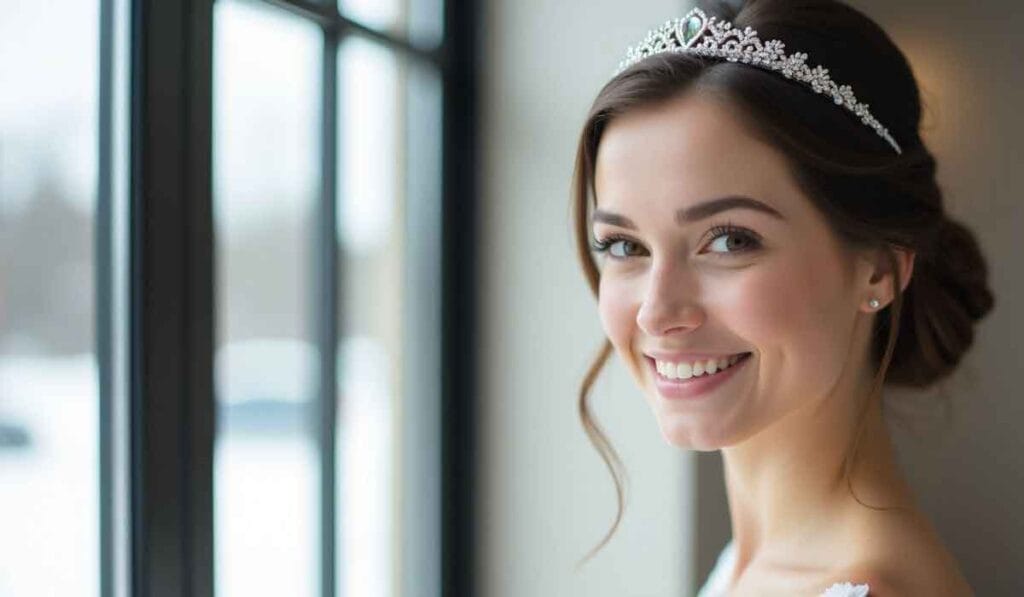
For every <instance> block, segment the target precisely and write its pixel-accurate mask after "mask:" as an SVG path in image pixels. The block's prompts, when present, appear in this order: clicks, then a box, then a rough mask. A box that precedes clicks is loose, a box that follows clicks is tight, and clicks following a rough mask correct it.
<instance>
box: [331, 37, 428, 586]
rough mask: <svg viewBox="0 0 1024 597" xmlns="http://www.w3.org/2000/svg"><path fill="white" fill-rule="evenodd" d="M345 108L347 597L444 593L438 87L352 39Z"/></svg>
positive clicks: (343, 581) (341, 414) (341, 231)
mask: <svg viewBox="0 0 1024 597" xmlns="http://www.w3.org/2000/svg"><path fill="white" fill-rule="evenodd" d="M338 102H339V105H338V123H339V137H338V203H339V205H338V221H337V234H338V243H339V251H340V257H339V262H340V268H341V275H342V277H341V280H340V301H341V304H340V305H339V314H340V317H341V321H340V322H339V330H340V332H339V334H340V338H339V349H338V350H339V354H338V357H339V367H338V375H339V380H338V387H339V391H340V397H339V404H338V421H337V434H336V437H337V445H336V449H337V467H338V470H337V478H338V500H339V504H338V507H337V512H338V521H339V525H338V529H337V533H338V534H337V545H338V562H337V565H338V574H337V577H338V579H339V587H338V593H339V594H341V595H359V596H366V597H391V596H398V595H412V594H415V595H427V594H433V593H432V592H431V590H430V587H437V588H439V584H438V582H439V574H438V571H439V568H438V566H437V564H438V560H437V558H438V555H439V553H440V546H439V543H438V540H439V532H438V527H437V524H438V522H439V520H438V517H439V514H440V492H439V485H438V484H437V479H438V475H439V472H440V469H439V462H440V460H439V458H440V454H439V446H440V441H439V425H438V420H439V414H438V413H439V410H440V409H439V400H438V397H439V394H438V388H439V371H438V367H437V363H438V359H437V355H438V346H439V341H440V336H439V330H440V325H439V321H440V319H439V313H440V301H439V293H440V289H439V286H438V284H439V282H440V268H439V265H438V264H439V263H440V242H439V239H440V229H441V226H440V216H439V214H440V210H439V200H440V184H439V181H440V177H439V169H440V161H439V156H440V144H441V134H440V132H441V131H440V114H441V101H440V82H439V79H438V77H437V74H436V73H435V72H434V71H433V70H432V68H431V67H426V66H422V65H419V64H416V63H411V62H408V61H406V60H404V59H403V58H402V57H401V55H399V54H397V53H396V52H395V51H393V50H390V49H388V48H386V47H383V46H381V45H378V44H376V43H374V42H371V41H368V40H366V39H363V38H361V37H356V36H353V37H348V38H346V39H345V40H344V41H343V42H342V44H341V46H340V48H339V53H338ZM412 297H415V300H411V298H412ZM405 583H412V584H411V585H406V584H405Z"/></svg>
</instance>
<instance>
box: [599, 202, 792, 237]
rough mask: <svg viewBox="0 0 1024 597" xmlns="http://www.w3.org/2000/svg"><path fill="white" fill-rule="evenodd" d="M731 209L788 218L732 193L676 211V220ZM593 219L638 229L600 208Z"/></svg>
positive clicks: (677, 221)
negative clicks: (749, 210)
mask: <svg viewBox="0 0 1024 597" xmlns="http://www.w3.org/2000/svg"><path fill="white" fill-rule="evenodd" d="M730 209H752V210H754V211H759V212H761V213H766V214H768V215H770V216H772V217H773V218H775V219H777V220H783V221H784V220H785V219H786V218H785V216H783V215H782V214H781V213H779V212H778V211H777V210H776V209H775V208H774V207H772V206H770V205H768V204H767V203H762V202H760V201H758V200H757V199H752V198H750V197H744V196H742V195H730V196H728V197H719V198H718V199H710V200H708V201H705V202H703V203H698V204H697V205H694V206H693V207H685V208H682V209H679V210H677V211H676V216H675V220H676V223H677V224H679V225H683V224H687V223H690V222H696V221H699V220H703V219H705V218H709V217H711V216H713V215H715V214H717V213H720V212H723V211H728V210H730ZM592 220H593V221H594V222H604V223H606V224H611V225H613V226H620V227H622V228H630V229H632V230H636V228H637V226H636V224H634V223H633V221H632V220H630V219H629V218H627V217H626V216H622V215H619V214H615V213H611V212H608V211H602V210H600V209H595V210H594V214H593V217H592Z"/></svg>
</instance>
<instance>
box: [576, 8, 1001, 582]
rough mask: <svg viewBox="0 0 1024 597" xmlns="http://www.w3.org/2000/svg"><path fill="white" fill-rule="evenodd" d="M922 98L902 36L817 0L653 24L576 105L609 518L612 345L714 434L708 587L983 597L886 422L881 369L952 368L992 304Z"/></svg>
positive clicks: (688, 417)
mask: <svg viewBox="0 0 1024 597" xmlns="http://www.w3.org/2000/svg"><path fill="white" fill-rule="evenodd" d="M819 65H820V66H819ZM920 117H921V106H920V100H919V96H918V89H917V86H916V83H915V80H914V77H913V74H912V72H911V69H910V67H909V65H908V63H907V61H906V59H905V58H904V56H903V54H902V53H901V52H900V50H899V49H898V48H897V47H896V46H895V45H894V44H893V43H892V41H891V40H890V39H889V38H888V36H887V35H886V34H885V33H884V32H883V31H882V30H881V29H880V28H879V27H878V25H876V24H875V23H874V22H872V21H871V20H869V19H868V18H867V17H865V16H864V15H862V14H860V13H858V12H856V11H855V10H853V9H851V8H849V7H848V6H846V5H843V4H841V3H838V2H829V1H825V0H813V1H812V0H760V1H749V2H746V3H745V4H744V5H743V6H742V7H740V8H739V9H730V8H728V7H726V6H723V5H712V6H705V7H704V10H700V9H695V10H694V11H691V13H689V14H688V15H686V17H684V18H683V19H680V20H678V21H674V22H669V23H666V24H665V25H664V26H662V27H660V28H658V29H656V30H654V31H653V32H652V33H651V34H649V35H648V37H647V38H645V39H644V41H643V42H642V43H641V44H640V46H638V47H637V48H631V49H630V51H629V54H628V56H627V59H626V60H625V61H624V62H623V64H622V65H620V72H618V73H617V74H616V75H615V76H614V78H613V79H612V80H611V81H610V82H608V83H607V84H606V85H605V86H604V88H603V89H602V90H601V92H600V94H599V95H598V97H597V99H596V100H595V102H594V105H593V107H592V109H591V112H590V114H589V115H588V117H587V120H586V123H585V125H584V129H583V132H582V135H581V138H580V144H579V149H578V154H577V162H576V172H575V180H574V219H575V231H576V237H577V238H576V240H577V248H578V252H579V256H580V259H581V262H582V265H583V269H584V272H585V274H586V277H587V280H588V282H589V283H590V286H591V289H592V291H593V292H594V294H595V296H596V297H597V299H598V305H599V312H600V317H601V323H602V326H603V328H604V330H605V333H606V336H607V342H606V343H605V345H604V347H603V348H602V350H601V351H600V352H599V354H598V357H597V359H596V361H595V362H594V363H593V365H592V367H591V370H590V372H589V373H588V375H587V376H586V378H585V380H584V382H583V387H582V390H581V393H580V415H581V418H582V420H583V423H584V426H585V428H586V430H587V432H588V433H589V434H590V437H591V439H592V441H593V442H594V443H595V445H596V446H597V447H598V449H599V450H600V452H601V454H602V457H603V458H604V459H605V461H606V462H607V463H608V465H609V468H610V469H611V471H612V474H613V476H614V477H615V482H616V487H617V488H618V495H619V512H618V517H617V518H616V521H615V526H617V525H618V522H619V520H620V519H621V515H622V489H621V483H620V479H619V469H620V468H621V462H620V460H619V459H618V457H617V455H616V453H615V451H614V449H613V448H612V447H611V446H610V445H609V444H608V442H607V440H606V438H605V436H604V435H603V433H602V432H601V431H600V429H599V427H598V426H597V424H596V423H595V421H594V420H593V418H592V417H591V414H590V411H589V408H588V404H587V396H588V394H589V390H590V387H591V385H592V384H593V381H594V379H595V377H596V376H597V374H598V372H599V371H600V369H601V367H602V366H603V365H604V363H605V362H606V361H607V358H608V357H609V356H610V354H611V352H612V349H613V348H614V351H615V353H616V354H617V355H618V356H619V357H620V359H621V360H622V362H623V363H624V364H625V365H626V367H627V369H628V370H629V371H630V374H631V375H632V376H633V378H634V379H635V380H636V382H637V384H638V385H639V387H640V388H641V389H642V391H643V393H644V395H645V397H646V399H647V401H648V402H649V405H650V407H651V409H652V410H653V412H654V415H655V417H656V418H657V422H658V425H659V428H660V430H661V433H662V435H663V437H664V439H665V440H666V441H667V442H669V443H670V444H672V445H675V446H679V447H682V448H688V449H695V450H702V451H709V450H721V452H722V455H723V460H724V465H725V475H726V489H727V493H728V502H729V508H730V518H731V523H732V533H733V538H732V540H731V541H730V542H729V543H728V544H727V546H726V547H725V549H723V551H722V553H721V555H720V557H719V560H718V563H717V565H716V567H715V569H714V570H713V571H712V573H711V575H710V576H709V578H708V579H707V582H706V583H705V585H704V587H703V588H702V590H701V593H700V595H701V597H712V596H715V595H726V594H728V595H732V596H736V595H759V596H763V595H787V596H789V595H819V594H820V595H829V596H843V595H846V596H859V597H863V596H864V595H872V596H876V595H880V596H882V597H887V596H890V595H891V596H904V595H908V596H909V595H929V596H932V597H937V596H947V595H948V596H951V597H952V596H956V597H960V596H964V595H971V594H972V591H971V589H970V587H969V586H968V584H967V582H966V581H965V579H964V577H963V575H962V574H961V572H960V571H959V569H958V567H957V564H956V562H955V561H954V559H953V557H952V556H951V554H950V553H949V551H947V549H946V548H945V547H944V546H943V544H942V541H941V539H940V538H939V535H938V534H937V532H936V530H935V529H934V527H933V526H932V525H931V523H930V522H929V521H928V519H927V518H926V516H925V515H924V514H923V513H922V512H921V510H920V509H919V507H918V505H917V503H916V501H915V498H914V496H913V495H912V492H911V489H910V487H909V486H908V485H907V482H906V481H905V479H904V477H903V475H902V473H901V472H900V470H899V468H898V466H897V461H896V457H895V455H894V451H893V445H892V442H891V441H890V438H889V435H888V432H887V429H886V426H885V424H884V420H883V402H882V393H881V390H882V386H883V384H888V385H890V386H904V387H912V388H924V387H928V386H930V385H931V384H933V383H934V382H936V381H938V380H940V379H942V378H944V377H946V376H948V375H949V374H950V373H951V372H952V371H953V370H954V368H955V367H956V366H957V364H958V363H959V361H960V359H961V357H962V356H963V354H964V352H965V351H966V350H967V349H968V348H969V346H970V345H971V343H972V340H973V335H974V325H975V323H976V322H977V321H978V320H979V319H981V318H982V317H984V316H985V315H986V314H987V313H988V312H989V311H990V310H991V309H992V306H993V297H992V295H991V293H990V291H989V288H988V286H987V273H986V266H985V262H984V258H983V256H982V255H981V253H980V251H979V248H978V246H977V243H976V242H975V239H974V237H973V235H972V234H971V233H970V232H969V231H968V230H967V229H966V228H964V227H963V226H962V225H961V224H959V223H957V222H955V221H952V220H951V219H950V218H949V217H948V216H947V215H946V214H945V212H944V209H943V198H942V193H941V191H940V189H939V187H938V186H937V184H936V180H935V170H936V163H935V160H934V158H933V156H932V154H931V153H930V152H929V150H928V149H927V148H926V147H925V146H924V145H923V143H922V140H921V138H920V136H919V133H918V126H919V122H920ZM591 234H592V235H593V240H592V241H591V236H590V235H591ZM591 243H593V244H591ZM615 526H613V528H612V532H614V529H615ZM609 537H610V533H609ZM609 537H606V538H605V540H604V541H603V542H602V544H601V545H603V544H604V542H606V541H607V540H608V538H609ZM601 545H599V546H598V548H600V547H601ZM822 591H824V592H822Z"/></svg>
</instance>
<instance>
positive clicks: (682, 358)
mask: <svg viewBox="0 0 1024 597" xmlns="http://www.w3.org/2000/svg"><path fill="white" fill-rule="evenodd" d="M746 352H749V351H743V352H719V353H709V352H662V351H660V350H656V351H648V352H645V353H644V354H646V355H647V356H649V357H651V358H652V359H655V360H657V361H667V362H669V363H681V362H686V363H692V362H694V361H701V360H707V359H723V358H726V357H731V356H733V355H737V354H746Z"/></svg>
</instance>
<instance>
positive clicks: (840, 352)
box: [727, 259, 851, 395]
mask: <svg viewBox="0 0 1024 597" xmlns="http://www.w3.org/2000/svg"><path fill="white" fill-rule="evenodd" d="M729 293H730V296H729V299H728V301H729V302H728V305H729V306H728V307H727V310H728V312H729V314H730V315H729V316H728V317H729V320H730V323H731V325H733V326H735V329H736V330H737V332H738V333H739V334H741V335H742V336H744V337H746V338H747V339H748V340H749V341H750V342H751V343H752V344H753V345H754V346H755V347H756V348H757V350H759V351H760V353H761V357H762V358H761V365H762V368H763V369H762V371H761V375H763V376H764V383H765V384H766V385H767V386H768V387H775V388H781V387H786V388H789V389H790V390H796V389H797V387H799V388H800V391H799V395H806V393H807V392H811V393H819V392H820V391H821V390H822V389H823V388H825V387H827V386H829V384H830V383H832V382H834V381H835V378H836V376H837V374H838V371H839V370H840V369H841V367H842V364H843V362H844V355H845V354H846V352H845V351H846V347H847V341H848V340H849V334H850V333H851V330H850V329H849V322H850V316H849V314H847V313H845V312H844V310H843V309H844V305H845V303H844V300H843V295H842V279H841V278H840V277H838V274H837V272H836V271H834V269H833V268H830V267H829V264H828V262H827V260H806V259H804V260H802V261H801V260H797V259H786V260H779V262H778V266H777V267H771V268H767V267H765V268H757V269H756V271H752V273H751V275H750V276H749V277H746V278H745V279H744V280H743V281H742V283H741V284H738V285H736V286H735V287H733V288H731V289H730V290H729ZM791 394H792V395H796V393H795V392H791Z"/></svg>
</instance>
